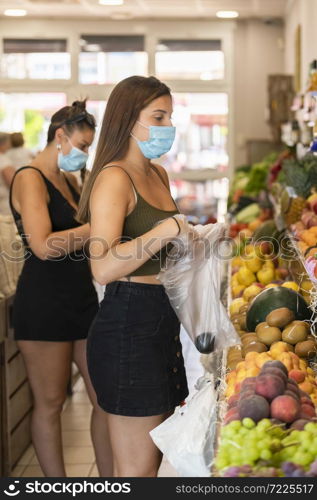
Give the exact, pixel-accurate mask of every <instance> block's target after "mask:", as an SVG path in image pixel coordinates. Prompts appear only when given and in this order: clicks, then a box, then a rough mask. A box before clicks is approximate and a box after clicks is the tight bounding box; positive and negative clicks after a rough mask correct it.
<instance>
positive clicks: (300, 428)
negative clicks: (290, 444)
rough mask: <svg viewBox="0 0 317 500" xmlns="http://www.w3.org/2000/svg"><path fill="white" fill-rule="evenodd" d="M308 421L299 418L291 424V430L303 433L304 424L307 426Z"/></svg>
mask: <svg viewBox="0 0 317 500" xmlns="http://www.w3.org/2000/svg"><path fill="white" fill-rule="evenodd" d="M309 422H310V420H307V419H304V418H300V419H298V420H295V422H293V423H292V425H291V427H290V428H291V429H296V430H297V431H303V430H304V428H305V425H306V424H309Z"/></svg>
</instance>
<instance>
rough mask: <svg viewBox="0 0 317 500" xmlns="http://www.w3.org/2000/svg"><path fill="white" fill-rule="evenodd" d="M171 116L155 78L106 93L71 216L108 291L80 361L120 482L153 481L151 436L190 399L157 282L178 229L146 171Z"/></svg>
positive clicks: (154, 169)
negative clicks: (86, 235) (82, 225)
mask: <svg viewBox="0 0 317 500" xmlns="http://www.w3.org/2000/svg"><path fill="white" fill-rule="evenodd" d="M171 115H172V98H171V93H170V90H169V88H168V87H167V86H166V85H165V84H164V83H162V82H160V81H159V80H157V79H156V78H154V77H149V78H145V77H139V76H134V77H130V78H127V79H125V80H123V81H122V82H120V83H119V84H118V85H117V86H116V87H115V88H114V90H113V91H112V93H111V95H110V98H109V101H108V104H107V107H106V111H105V115H104V118H103V123H102V128H101V132H100V138H99V143H98V147H97V152H96V158H95V162H94V166H93V169H92V172H91V174H90V176H89V179H88V181H87V184H86V187H85V189H84V193H83V196H82V199H81V203H80V209H79V213H78V217H79V220H81V221H83V222H85V221H90V224H91V241H90V258H91V267H92V272H93V275H94V277H95V279H96V280H97V281H98V282H99V283H100V284H102V285H106V290H105V296H104V299H103V301H102V302H101V305H100V308H99V312H98V314H97V316H96V318H95V320H94V322H93V324H92V327H91V329H90V333H89V336H88V344H87V359H88V369H89V373H90V376H91V380H92V383H93V386H94V388H95V391H96V394H97V398H98V403H99V405H100V406H101V408H103V409H104V410H105V412H106V413H107V421H108V426H109V432H110V440H111V445H112V451H113V457H114V475H115V476H119V477H129V476H130V477H136V476H141V477H146V476H156V475H157V471H158V469H159V466H160V463H161V460H162V456H161V453H160V451H159V450H158V449H157V448H156V447H155V445H154V443H153V442H152V440H151V438H150V435H149V431H150V430H151V429H153V428H154V427H156V426H157V425H159V424H160V423H161V422H162V421H163V420H164V419H165V418H167V416H169V415H170V414H171V413H173V411H174V408H175V407H176V406H177V405H179V404H180V403H181V402H182V401H183V400H184V398H186V396H187V395H188V388H187V380H186V375H185V369H184V360H183V356H182V348H181V343H180V339H179V330H180V324H179V321H178V319H177V317H176V315H175V313H174V311H173V309H172V307H171V305H170V302H169V300H168V297H167V295H166V293H165V290H164V287H163V286H162V285H161V284H160V282H159V281H158V280H157V278H156V276H157V274H158V272H159V271H160V267H161V266H162V264H163V263H164V260H165V258H166V254H167V245H168V244H169V243H170V242H171V240H173V239H174V238H176V237H177V235H178V234H179V233H180V232H181V231H183V230H184V228H185V227H186V225H185V224H184V222H183V218H182V217H180V216H178V215H177V214H178V213H179V212H178V209H177V206H176V204H175V202H174V200H173V198H172V196H171V193H170V189H169V182H168V177H167V174H166V172H165V170H164V168H163V167H161V166H159V165H155V164H154V163H151V160H152V159H155V158H158V157H159V156H161V155H163V154H164V153H166V152H167V151H168V150H169V149H170V148H171V146H172V143H173V139H174V135H175V128H174V127H172V126H171ZM158 223H159V224H158Z"/></svg>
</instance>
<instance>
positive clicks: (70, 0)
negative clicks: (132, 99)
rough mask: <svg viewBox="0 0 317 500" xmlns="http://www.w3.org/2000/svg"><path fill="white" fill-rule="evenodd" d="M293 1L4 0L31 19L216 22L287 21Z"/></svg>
mask: <svg viewBox="0 0 317 500" xmlns="http://www.w3.org/2000/svg"><path fill="white" fill-rule="evenodd" d="M288 3H289V0H125V2H124V5H122V6H117V7H115V6H102V5H99V2H98V0H0V16H1V17H2V16H3V13H4V11H5V9H15V8H16V9H26V10H27V12H28V15H29V16H30V17H50V18H51V17H58V18H65V17H67V18H70V17H71V18H86V19H87V18H98V19H100V18H103V19H107V18H108V19H109V18H110V19H131V18H148V19H149V18H151V19H153V18H154V19H155V18H179V19H182V18H183V19H188V18H206V17H207V18H213V17H215V15H216V12H217V11H218V10H237V11H238V12H239V14H240V18H275V17H283V16H284V14H285V9H286V7H287V4H288Z"/></svg>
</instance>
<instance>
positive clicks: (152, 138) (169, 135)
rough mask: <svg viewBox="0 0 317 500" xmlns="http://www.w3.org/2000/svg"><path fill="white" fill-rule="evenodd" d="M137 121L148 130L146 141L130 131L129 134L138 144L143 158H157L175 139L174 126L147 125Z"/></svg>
mask: <svg viewBox="0 0 317 500" xmlns="http://www.w3.org/2000/svg"><path fill="white" fill-rule="evenodd" d="M138 123H139V124H140V125H142V127H145V128H147V129H149V131H150V133H149V138H148V140H147V141H139V139H137V138H136V137H135V136H134V135H133V134H132V133H131V136H132V137H133V139H135V140H136V142H137V143H138V146H139V148H140V149H141V151H142V153H143V155H144V156H145V158H148V159H149V160H152V159H153V158H159V157H160V156H162V155H164V154H165V153H167V152H168V151H169V150H170V149H171V147H172V145H173V142H174V139H175V131H176V128H175V127H165V126H158V127H156V126H154V125H150V126H149V127H148V126H147V125H143V123H141V122H138Z"/></svg>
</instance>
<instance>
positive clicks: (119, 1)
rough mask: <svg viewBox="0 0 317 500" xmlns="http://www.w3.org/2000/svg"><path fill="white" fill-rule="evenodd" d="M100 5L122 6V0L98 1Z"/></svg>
mask: <svg viewBox="0 0 317 500" xmlns="http://www.w3.org/2000/svg"><path fill="white" fill-rule="evenodd" d="M99 3H100V5H123V4H124V0H99Z"/></svg>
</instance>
